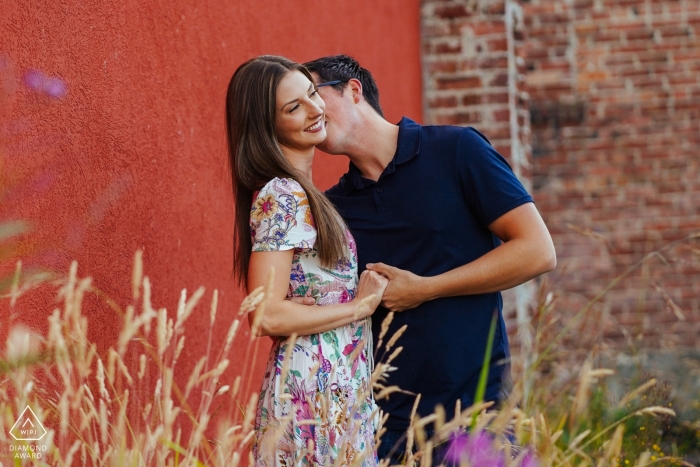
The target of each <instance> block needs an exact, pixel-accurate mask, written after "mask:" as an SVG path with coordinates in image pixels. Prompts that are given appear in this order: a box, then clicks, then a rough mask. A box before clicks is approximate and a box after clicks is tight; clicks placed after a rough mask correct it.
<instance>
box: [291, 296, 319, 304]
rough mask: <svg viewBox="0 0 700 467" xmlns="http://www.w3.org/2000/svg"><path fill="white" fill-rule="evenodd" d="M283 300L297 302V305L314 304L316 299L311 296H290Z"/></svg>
mask: <svg viewBox="0 0 700 467" xmlns="http://www.w3.org/2000/svg"><path fill="white" fill-rule="evenodd" d="M285 300H289V301H290V302H294V303H298V304H299V305H315V304H316V300H315V299H314V298H313V297H292V298H285Z"/></svg>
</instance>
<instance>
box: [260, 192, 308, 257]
mask: <svg viewBox="0 0 700 467" xmlns="http://www.w3.org/2000/svg"><path fill="white" fill-rule="evenodd" d="M250 235H251V238H252V240H253V249H252V251H254V252H255V251H280V250H291V249H298V250H302V251H309V250H311V249H312V248H313V246H314V243H315V242H316V228H315V227H314V221H313V217H312V215H311V207H310V206H309V199H308V198H307V196H306V192H305V191H304V189H303V188H302V187H301V185H300V184H299V183H298V182H297V181H296V180H293V179H290V178H282V179H280V178H274V179H272V180H271V181H270V182H268V183H267V185H265V186H264V187H263V189H262V190H260V192H259V193H258V195H257V196H256V198H255V200H253V205H252V207H251V209H250Z"/></svg>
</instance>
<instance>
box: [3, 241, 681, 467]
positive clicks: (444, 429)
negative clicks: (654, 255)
mask: <svg viewBox="0 0 700 467" xmlns="http://www.w3.org/2000/svg"><path fill="white" fill-rule="evenodd" d="M58 285H59V290H58V297H59V299H60V301H61V306H60V307H58V308H56V309H55V310H53V312H52V313H51V315H50V316H49V318H48V332H47V333H46V334H45V335H38V334H36V333H34V332H32V331H31V330H29V329H27V328H25V327H23V326H22V325H21V324H17V325H16V326H14V327H13V328H12V330H11V331H10V334H9V339H8V341H7V344H6V348H5V350H4V353H3V354H2V360H1V361H0V372H1V374H2V382H1V383H0V445H2V446H5V447H6V446H9V445H11V444H14V445H17V444H18V442H17V441H15V440H14V439H12V438H10V436H9V434H8V430H9V429H10V428H11V427H12V425H13V424H14V423H15V421H16V418H17V416H18V415H19V414H20V413H21V412H22V411H23V410H24V408H25V407H26V406H27V405H29V406H30V407H31V408H32V409H33V410H34V412H35V413H36V414H37V416H38V418H39V419H40V420H41V421H42V422H43V423H44V425H45V427H46V429H47V431H48V434H47V435H46V436H45V437H44V438H43V439H42V440H41V441H40V442H37V443H32V442H27V443H26V444H27V445H29V444H42V445H45V446H47V448H46V451H45V452H41V453H40V454H41V457H40V458H35V459H27V458H24V459H22V458H17V454H18V452H17V451H16V450H15V451H9V450H7V449H3V450H2V451H1V452H0V456H3V457H2V459H3V460H2V462H3V465H4V464H5V463H7V465H55V466H71V465H91V466H93V465H94V466H116V465H119V466H129V465H133V466H151V465H154V466H210V465H212V466H236V465H245V464H248V465H252V464H253V460H252V454H251V451H250V447H251V442H252V441H253V439H254V437H255V432H254V427H253V425H254V419H255V415H256V409H257V402H258V401H257V394H256V391H255V389H257V388H255V387H253V386H254V385H257V384H258V382H257V381H256V382H253V381H252V380H251V377H250V374H251V372H250V370H251V369H252V368H254V367H255V365H256V363H255V361H254V360H255V356H256V355H257V352H256V345H257V342H259V340H256V339H253V338H251V339H250V340H249V341H248V342H247V346H246V349H247V350H246V354H245V355H235V354H232V353H231V349H232V346H233V343H234V341H235V340H236V339H240V338H241V336H240V330H241V328H242V326H243V324H242V323H243V320H244V319H246V315H247V314H248V313H249V312H250V311H251V310H253V309H255V308H259V307H262V308H263V312H264V307H265V306H266V302H265V293H264V291H263V290H260V289H259V290H256V291H254V292H253V293H252V294H251V295H250V296H248V297H246V298H245V300H243V302H242V303H241V306H240V309H239V310H238V312H237V314H236V316H235V317H234V319H233V322H232V324H230V326H229V328H228V332H227V336H226V339H225V342H224V345H223V346H222V347H221V348H219V349H212V348H211V345H210V346H208V347H207V351H206V353H205V354H204V355H201V356H199V358H198V359H197V363H196V365H195V367H194V370H193V371H192V373H191V374H190V375H188V377H187V378H186V380H187V383H186V384H185V386H184V387H179V386H178V384H177V382H176V379H178V380H179V378H175V374H176V373H178V372H179V368H180V364H179V358H180V356H181V355H182V352H183V350H184V349H185V348H186V347H187V345H188V340H187V338H188V336H186V335H185V334H186V333H185V329H186V324H187V320H188V319H189V318H190V317H191V316H192V314H193V313H195V312H197V313H208V314H209V318H210V319H209V323H210V332H212V330H213V329H214V328H215V327H217V326H220V324H219V321H218V320H219V319H220V317H219V316H218V314H217V301H218V293H217V291H213V292H212V293H211V306H210V308H209V309H208V310H203V309H202V308H203V307H202V306H201V305H200V302H201V300H202V298H203V297H204V296H205V290H204V289H203V288H200V289H198V290H196V291H195V292H194V293H192V294H191V295H189V296H188V294H187V293H186V291H184V290H183V291H182V293H181V296H180V300H179V304H178V308H177V310H176V311H175V312H174V313H172V314H170V315H169V314H168V312H167V311H166V310H165V309H164V308H156V307H154V306H153V304H152V303H151V285H150V281H149V279H148V277H145V276H144V275H143V266H142V262H141V253H140V252H137V254H136V255H135V258H134V268H133V274H132V278H131V285H132V303H131V304H128V305H126V306H124V307H118V306H116V305H115V304H113V303H112V304H111V306H113V308H114V309H115V311H118V312H121V313H122V318H121V319H122V325H121V328H120V329H119V333H118V336H117V338H116V340H115V341H114V342H113V343H112V344H111V345H109V346H108V347H107V348H106V349H105V350H99V351H98V347H97V344H96V343H95V342H92V341H91V340H90V339H89V337H88V329H89V327H90V326H94V325H95V323H91V322H90V320H89V317H88V316H87V315H85V314H84V313H83V299H84V297H85V295H86V294H87V293H92V292H94V291H95V290H96V288H95V287H94V285H93V284H92V281H91V279H90V278H80V277H79V276H78V266H77V263H75V262H74V263H73V264H72V265H71V269H70V272H69V274H68V277H67V279H66V280H63V281H61V283H60V284H58ZM22 290H23V288H22V283H21V275H20V273H19V272H18V273H17V274H16V275H15V279H14V283H13V284H12V287H11V291H12V292H11V293H9V294H6V295H5V299H9V300H16V299H17V296H18V295H19V294H21V293H22ZM28 293H30V292H28ZM540 297H541V298H540V300H539V303H538V304H537V306H536V308H537V313H536V319H535V322H534V328H533V337H534V339H533V344H532V347H531V349H530V350H531V353H530V354H529V355H528V357H529V358H528V360H527V364H524V363H522V362H520V363H518V362H515V363H514V366H515V369H516V373H517V374H518V377H517V378H516V383H515V384H514V387H513V390H512V394H511V397H510V399H509V400H508V401H507V402H506V403H505V405H504V406H503V407H502V408H501V409H500V410H498V411H486V410H485V409H486V408H488V406H489V404H488V403H480V404H476V405H475V406H472V407H464V408H463V407H459V405H458V406H457V407H455V412H454V413H455V414H456V416H455V417H454V418H452V419H449V418H448V417H447V416H446V411H445V410H444V409H443V408H438V409H437V410H436V411H435V413H433V414H430V415H429V416H427V417H422V418H421V417H418V416H415V417H414V419H413V422H412V424H411V428H410V430H409V432H408V436H407V438H408V439H407V442H408V445H409V446H411V447H412V448H413V449H411V450H410V451H412V454H411V455H410V456H409V458H408V459H406V464H408V465H421V466H427V465H431V464H432V459H433V453H434V448H435V447H436V446H437V445H438V444H441V443H451V444H452V445H453V447H454V449H453V451H454V452H455V459H456V460H455V462H457V463H458V464H459V465H465V466H472V467H482V466H485V465H503V466H512V467H515V466H532V465H540V466H586V465H587V466H596V467H599V466H607V465H630V466H638V467H642V466H646V465H691V464H688V463H687V462H684V461H683V460H682V459H681V458H680V457H679V456H678V455H675V456H674V453H673V452H668V453H667V452H663V453H662V449H661V448H660V447H659V444H661V441H660V435H658V434H654V433H658V430H659V429H662V428H663V425H664V424H668V423H669V420H672V419H674V417H675V413H674V411H673V409H672V408H670V407H669V406H668V405H667V404H664V403H662V402H663V401H661V399H660V398H659V397H656V399H657V400H653V399H654V398H653V397H652V396H653V394H654V390H655V389H654V388H655V387H657V386H658V385H657V383H656V382H655V381H654V380H649V381H643V382H641V384H640V385H639V386H638V387H634V388H631V390H630V391H629V393H628V394H627V395H626V396H625V397H624V398H623V399H621V400H619V401H610V400H608V399H607V398H606V394H605V385H604V381H605V378H607V377H609V376H610V375H611V374H612V373H613V371H612V370H610V369H606V368H595V366H594V364H593V362H594V359H593V358H592V356H588V358H586V359H585V360H584V361H583V362H582V364H581V365H580V367H578V368H577V369H573V368H567V369H566V371H560V370H561V368H562V367H563V365H567V364H568V365H571V364H572V361H561V360H558V358H559V356H560V354H561V352H560V350H561V349H560V348H559V347H558V346H561V345H562V344H561V342H562V340H561V338H559V337H557V336H562V335H563V334H562V333H565V332H566V328H567V326H568V324H564V325H563V327H562V326H561V325H559V323H558V320H557V316H556V300H555V299H553V298H552V295H551V294H549V293H546V291H543V292H542V293H541V294H540ZM391 316H392V315H389V318H387V319H388V320H390V319H391ZM388 324H389V323H388V322H385V325H384V326H382V328H381V329H380V330H379V333H380V336H379V339H380V341H381V342H380V346H379V347H380V348H381V349H382V350H381V353H382V354H383V355H385V356H388V358H383V359H382V360H381V361H379V362H376V364H375V370H374V373H373V375H372V385H373V389H374V391H375V396H376V398H377V399H381V398H383V397H387V396H389V395H390V394H391V393H393V392H395V391H398V390H399V388H397V387H392V386H389V387H387V386H386V377H387V375H388V374H389V373H390V372H391V371H393V370H394V368H393V367H392V360H393V358H395V356H396V355H397V354H398V353H399V352H400V351H401V347H400V346H399V344H400V335H401V333H402V332H403V330H399V331H398V332H397V333H396V334H395V335H393V336H389V335H387V329H388ZM253 327H255V323H254V324H253ZM569 327H570V326H569ZM210 337H211V336H210ZM210 342H211V339H210ZM290 347H291V346H290ZM358 347H359V346H358ZM132 357H133V358H132ZM232 359H244V361H245V362H246V363H245V364H244V365H243V367H244V369H243V372H242V373H241V374H240V375H238V376H237V377H236V378H235V379H234V380H233V381H225V380H224V379H223V375H224V372H225V370H226V369H227V367H228V366H229V365H230V364H231V361H232ZM132 360H133V362H135V363H132ZM288 360H289V359H287V361H288ZM154 368H155V369H156V371H151V370H152V369H154ZM147 370H148V371H147ZM283 371H287V370H283ZM153 373H155V376H154V381H155V385H153V384H152V381H151V380H150V379H149V377H148V375H149V374H151V375H152V374H153ZM562 374H566V375H570V377H568V378H562ZM247 389H251V390H250V391H248V390H247ZM146 391H148V395H147V396H144V393H145V392H146ZM249 393H250V394H252V395H251V396H250V397H249V398H248V399H247V400H242V398H243V397H244V395H245V394H249ZM362 398H363V395H362V394H360V395H358V397H357V398H356V399H357V400H358V401H360V400H362ZM222 407H223V409H222ZM347 410H348V413H351V411H352V410H356V408H353V407H348V408H347ZM450 412H451V411H450ZM414 413H415V411H414ZM326 415H327V414H324V413H319V414H316V420H317V422H316V423H318V424H323V423H328V418H327V416H326ZM282 422H284V421H282ZM429 426H430V427H433V428H434V431H435V433H434V435H432V436H430V437H429V436H428V434H427V433H428V431H427V430H426V428H428V427H429ZM640 427H646V429H647V430H648V431H647V433H648V434H649V437H648V438H649V439H647V440H646V441H645V442H643V443H641V444H639V443H638V441H639V432H640ZM635 430H636V431H635ZM281 433H282V431H280V434H279V435H280V436H281ZM381 433H382V429H381V426H380V430H379V432H378V434H377V437H379V436H380V435H381ZM465 433H466V435H465ZM483 433H489V436H488V437H483V436H481V435H480V434H483ZM508 433H510V434H513V435H514V436H515V438H516V439H517V441H518V442H517V444H516V445H511V444H510V442H508V441H507V437H506V434H508ZM456 434H457V435H456ZM657 438H658V439H657ZM476 439H478V440H479V443H480V445H479V446H480V447H479V449H480V451H478V452H476V451H474V450H473V449H472V448H473V445H470V444H469V443H470V442H471V441H470V440H476ZM484 439H486V440H487V441H484ZM465 440H466V441H465ZM651 442H653V445H652V444H650V443H651ZM635 443H638V444H639V445H637V444H635ZM469 446H472V448H470V447H469ZM654 446H655V447H654ZM309 448H312V446H310V447H309ZM657 448H658V449H657ZM470 449H472V450H470ZM486 451H488V452H486ZM341 452H342V447H341ZM475 452H476V454H475ZM479 453H480V454H479ZM304 454H305V453H301V457H304ZM675 454H679V453H675ZM367 455H369V456H371V455H372V453H367ZM361 460H362V459H359V458H357V459H353V460H352V461H351V462H349V463H346V464H343V457H342V456H339V461H338V463H337V465H348V464H349V465H359V463H360V462H361ZM380 465H382V466H383V467H384V466H388V465H389V462H388V461H386V460H382V461H380Z"/></svg>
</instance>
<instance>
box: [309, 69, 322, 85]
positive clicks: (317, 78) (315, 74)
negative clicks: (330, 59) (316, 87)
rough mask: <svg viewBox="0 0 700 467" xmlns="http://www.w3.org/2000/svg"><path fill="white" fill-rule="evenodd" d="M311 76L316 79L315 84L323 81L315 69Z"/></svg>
mask: <svg viewBox="0 0 700 467" xmlns="http://www.w3.org/2000/svg"><path fill="white" fill-rule="evenodd" d="M311 77H312V78H313V79H314V83H315V84H318V83H320V82H321V77H320V76H319V75H318V73H316V72H315V71H312V72H311Z"/></svg>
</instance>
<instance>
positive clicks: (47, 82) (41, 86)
mask: <svg viewBox="0 0 700 467" xmlns="http://www.w3.org/2000/svg"><path fill="white" fill-rule="evenodd" d="M24 85H25V86H27V87H28V88H29V89H31V90H33V91H37V92H42V93H44V94H46V95H47V96H49V97H53V98H54V99H60V98H62V97H64V96H65V95H66V94H67V91H68V90H67V88H66V83H65V82H64V81H63V80H62V79H60V78H52V77H48V76H45V75H44V74H43V73H42V72H41V71H39V70H29V71H27V72H26V73H25V74H24Z"/></svg>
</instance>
